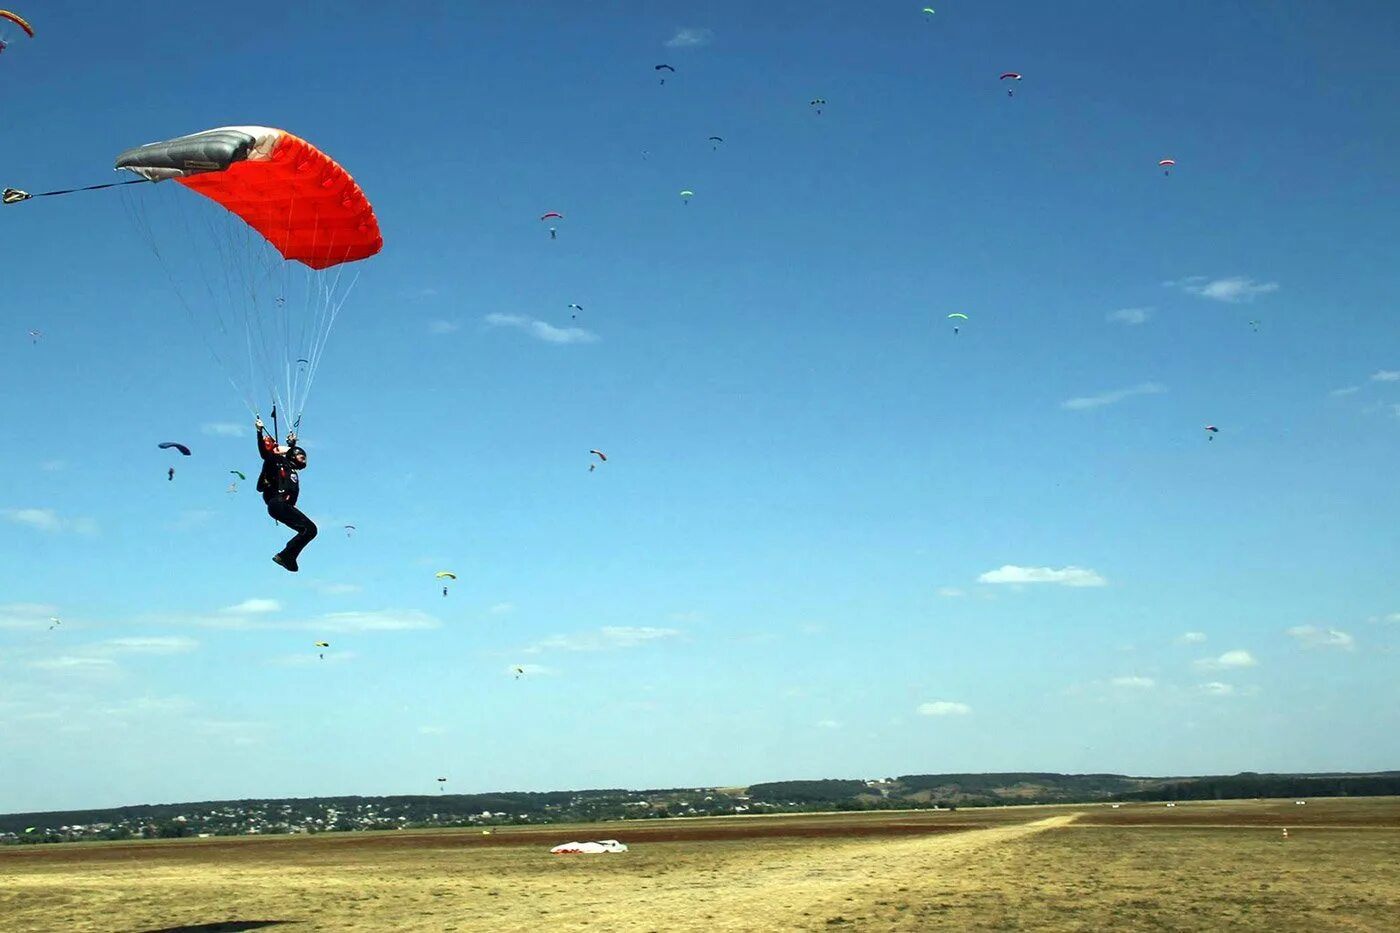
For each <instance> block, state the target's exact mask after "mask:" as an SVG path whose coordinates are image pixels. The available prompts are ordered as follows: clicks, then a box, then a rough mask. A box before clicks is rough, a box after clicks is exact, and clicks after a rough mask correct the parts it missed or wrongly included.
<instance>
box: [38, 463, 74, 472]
mask: <svg viewBox="0 0 1400 933" xmlns="http://www.w3.org/2000/svg"><path fill="white" fill-rule="evenodd" d="M39 469H41V470H43V471H44V472H46V473H57V472H59V471H60V470H66V469H68V461H67V460H45V461H44V462H43V463H41V464H39Z"/></svg>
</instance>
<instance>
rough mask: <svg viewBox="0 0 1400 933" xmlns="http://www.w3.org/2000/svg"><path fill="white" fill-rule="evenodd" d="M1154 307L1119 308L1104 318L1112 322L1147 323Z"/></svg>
mask: <svg viewBox="0 0 1400 933" xmlns="http://www.w3.org/2000/svg"><path fill="white" fill-rule="evenodd" d="M1152 311H1153V309H1152V308H1119V309H1118V310H1117V311H1110V312H1108V314H1107V315H1105V316H1104V320H1106V321H1108V322H1109V323H1110V324H1130V325H1132V324H1146V323H1147V319H1148V318H1150V317H1151V316H1152Z"/></svg>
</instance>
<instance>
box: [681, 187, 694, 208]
mask: <svg viewBox="0 0 1400 933" xmlns="http://www.w3.org/2000/svg"><path fill="white" fill-rule="evenodd" d="M693 197H695V192H694V191H691V190H689V189H687V190H685V191H682V192H681V203H682V204H689V203H690V199H691V198H693Z"/></svg>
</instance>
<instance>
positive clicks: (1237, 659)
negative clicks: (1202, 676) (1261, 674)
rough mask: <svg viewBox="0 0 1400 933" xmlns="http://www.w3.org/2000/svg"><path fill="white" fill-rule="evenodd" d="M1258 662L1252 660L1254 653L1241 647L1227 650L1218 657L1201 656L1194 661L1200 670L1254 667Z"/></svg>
mask: <svg viewBox="0 0 1400 933" xmlns="http://www.w3.org/2000/svg"><path fill="white" fill-rule="evenodd" d="M1258 663H1259V662H1258V661H1256V660H1254V655H1252V654H1250V653H1249V652H1248V651H1245V650H1244V649H1242V648H1237V649H1235V650H1234V651H1227V652H1225V653H1224V654H1222V655H1221V656H1220V657H1218V658H1201V659H1200V660H1198V661H1197V662H1196V667H1198V668H1200V669H1201V670H1207V671H1211V670H1223V669H1226V668H1234V667H1254V666H1256V665H1257V664H1258Z"/></svg>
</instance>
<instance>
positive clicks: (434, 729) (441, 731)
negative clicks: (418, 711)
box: [418, 726, 447, 735]
mask: <svg viewBox="0 0 1400 933" xmlns="http://www.w3.org/2000/svg"><path fill="white" fill-rule="evenodd" d="M418 734H419V735H446V734H447V727H446V726H419V727H418Z"/></svg>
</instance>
